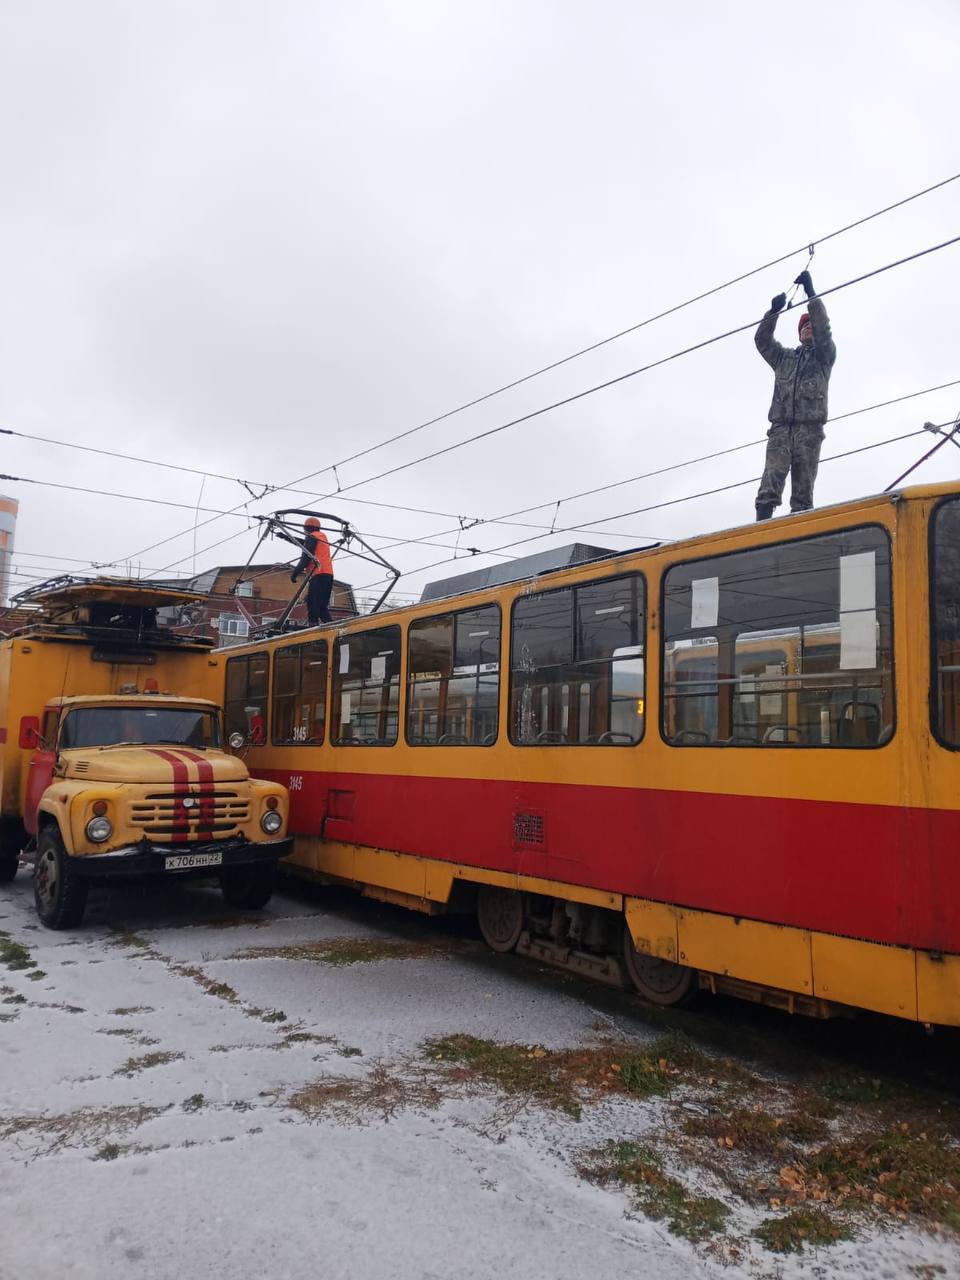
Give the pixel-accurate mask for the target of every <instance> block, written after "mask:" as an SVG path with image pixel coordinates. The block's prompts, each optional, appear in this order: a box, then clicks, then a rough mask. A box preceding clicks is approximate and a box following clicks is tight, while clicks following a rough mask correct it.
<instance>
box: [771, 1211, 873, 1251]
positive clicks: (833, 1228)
mask: <svg viewBox="0 0 960 1280" xmlns="http://www.w3.org/2000/svg"><path fill="white" fill-rule="evenodd" d="M751 1235H753V1236H755V1237H756V1238H757V1239H758V1240H759V1241H760V1242H761V1244H763V1245H764V1246H765V1247H766V1248H767V1249H769V1250H770V1251H771V1252H772V1253H801V1252H802V1251H803V1248H804V1246H805V1245H810V1246H811V1248H814V1249H817V1248H821V1247H822V1246H824V1245H828V1244H836V1243H837V1241H838V1240H852V1239H853V1232H852V1231H851V1230H850V1228H849V1227H846V1226H843V1225H842V1224H841V1223H839V1222H836V1221H834V1219H833V1218H831V1217H830V1215H829V1214H828V1213H827V1212H826V1210H825V1209H795V1210H794V1211H793V1212H792V1213H788V1214H786V1216H785V1217H782V1218H767V1219H766V1221H765V1222H761V1223H760V1225H759V1227H754V1229H753V1231H752V1232H751Z"/></svg>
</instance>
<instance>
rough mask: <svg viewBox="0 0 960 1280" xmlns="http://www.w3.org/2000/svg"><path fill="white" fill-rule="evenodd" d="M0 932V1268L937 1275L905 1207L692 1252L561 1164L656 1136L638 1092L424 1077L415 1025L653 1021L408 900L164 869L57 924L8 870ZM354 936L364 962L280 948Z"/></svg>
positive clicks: (464, 1029)
mask: <svg viewBox="0 0 960 1280" xmlns="http://www.w3.org/2000/svg"><path fill="white" fill-rule="evenodd" d="M0 930H2V931H3V932H4V933H5V934H7V935H9V937H10V938H12V939H14V940H15V941H17V942H19V943H21V944H23V945H24V946H25V947H27V948H28V949H29V951H30V958H31V959H32V960H33V961H35V964H36V967H34V968H22V969H17V968H13V969H9V968H0V991H2V992H3V993H4V994H3V996H2V1003H0V1135H2V1136H0V1199H2V1203H3V1204H4V1232H3V1247H2V1250H0V1280H28V1278H29V1280H47V1278H48V1277H49V1278H50V1280H53V1277H57V1278H58V1280H59V1278H60V1277H62V1276H64V1275H67V1276H70V1277H71V1278H74V1277H75V1278H76V1280H85V1278H86V1277H96V1278H97V1280H113V1277H117V1278H119V1277H123V1280H129V1278H130V1277H137V1276H144V1277H149V1278H150V1280H201V1278H203V1277H208V1276H209V1277H213V1276H216V1277H222V1276H229V1277H231V1280H262V1278H264V1277H267V1278H271V1277H283V1278H284V1280H300V1277H304V1278H306V1277H310V1278H311V1280H313V1277H317V1276H321V1277H324V1278H325V1280H337V1278H339V1277H344V1278H346V1277H350V1278H351V1280H367V1278H370V1280H379V1277H390V1278H391V1280H430V1278H433V1277H436V1280H449V1278H450V1277H457V1280H471V1278H473V1277H476V1278H477V1280H487V1278H488V1277H489V1278H493V1277H497V1280H500V1278H501V1277H504V1276H520V1277H523V1278H524V1280H540V1278H542V1280H574V1278H577V1280H580V1278H581V1277H583V1276H597V1277H603V1278H604V1280H613V1278H615V1277H621V1276H623V1277H627V1276H630V1277H634V1276H652V1277H657V1278H658V1280H659V1278H661V1277H662V1278H663V1280H672V1278H673V1277H677V1278H680V1277H683V1278H684V1280H686V1278H688V1277H713V1276H720V1275H724V1276H728V1277H730V1278H731V1280H736V1278H737V1277H742V1276H751V1277H757V1276H771V1277H773V1276H781V1275H782V1276H787V1277H792V1276H808V1277H811V1278H813V1277H816V1278H817V1280H821V1278H823V1277H845V1278H849V1280H858V1278H859V1277H866V1276H868V1275H869V1276H876V1277H900V1276H917V1277H920V1278H921V1280H928V1278H929V1277H933V1276H935V1275H941V1274H946V1275H955V1274H960V1271H958V1259H960V1253H958V1251H957V1249H956V1246H955V1245H954V1244H953V1243H949V1242H944V1241H941V1240H938V1239H937V1238H935V1237H933V1236H928V1235H920V1234H917V1233H914V1232H912V1231H907V1230H897V1231H888V1232H887V1233H885V1234H882V1235H881V1234H877V1233H876V1232H874V1233H873V1234H866V1235H864V1234H861V1235H860V1236H859V1237H858V1239H857V1240H856V1241H855V1242H851V1243H841V1244H837V1245H834V1246H832V1247H830V1248H829V1249H818V1250H816V1251H814V1252H810V1251H809V1250H808V1251H806V1252H805V1253H804V1254H803V1255H801V1256H800V1257H799V1258H795V1257H789V1258H787V1259H785V1260H784V1259H782V1258H780V1257H778V1256H774V1255H771V1254H768V1253H765V1252H764V1251H763V1250H762V1249H761V1248H760V1247H759V1246H758V1245H756V1244H755V1242H753V1243H748V1244H746V1245H745V1246H744V1247H743V1249H742V1251H741V1252H740V1253H739V1255H731V1254H730V1253H729V1251H728V1252H727V1253H724V1250H723V1249H722V1248H721V1249H715V1250H713V1251H711V1250H709V1249H707V1248H705V1247H703V1246H696V1245H694V1244H691V1243H689V1242H688V1241H686V1240H684V1239H681V1238H678V1237H677V1236H674V1235H671V1234H670V1232H669V1230H668V1229H667V1227H666V1225H665V1224H664V1223H660V1222H653V1221H650V1220H648V1219H647V1218H645V1217H644V1216H642V1214H640V1213H638V1212H637V1211H636V1210H635V1209H634V1208H633V1207H632V1206H631V1202H630V1200H629V1199H628V1198H627V1196H626V1195H625V1194H624V1193H623V1192H621V1191H619V1190H616V1189H614V1188H611V1187H609V1186H597V1185H594V1184H593V1183H591V1182H588V1181H585V1180H584V1179H583V1178H582V1177H580V1176H579V1175H578V1174H577V1172H576V1162H577V1160H578V1158H579V1157H580V1156H581V1155H582V1153H583V1152H584V1151H586V1150H588V1149H590V1148H596V1147H598V1146H599V1145H601V1144H602V1143H603V1141H604V1140H605V1139H607V1138H611V1137H612V1138H619V1137H622V1136H624V1135H625V1134H630V1135H634V1136H642V1135H644V1134H654V1135H660V1136H662V1134H663V1132H664V1129H665V1127H666V1125H667V1119H666V1112H665V1110H664V1100H663V1099H661V1098H648V1099H635V1098H631V1097H624V1096H617V1097H610V1098H608V1099H606V1100H604V1101H603V1102H601V1103H597V1104H591V1105H587V1106H585V1107H584V1111H583V1116H582V1118H581V1119H580V1120H576V1119H574V1118H573V1117H572V1116H569V1115H567V1114H565V1113H563V1112H558V1111H548V1110H543V1109H541V1108H538V1107H536V1106H529V1105H528V1106H519V1107H518V1106H514V1107H507V1108H505V1107H504V1105H503V1102H504V1100H503V1098H502V1096H499V1097H498V1096H497V1095H496V1094H494V1093H491V1092H489V1091H487V1092H480V1093H478V1092H477V1091H476V1090H470V1089H465V1090H463V1091H458V1090H457V1089H455V1088H450V1087H449V1085H445V1086H444V1087H443V1088H441V1089H437V1088H435V1087H432V1086H431V1083H430V1080H431V1077H430V1064H429V1063H426V1064H425V1063H424V1061H423V1055H422V1048H421V1046H422V1044H423V1042H424V1040H426V1039H430V1038H433V1037H443V1036H449V1035H452V1034H454V1033H468V1034H470V1035H472V1036H476V1037H480V1038H483V1039H489V1040H496V1041H503V1042H522V1043H523V1044H526V1045H542V1046H544V1047H545V1048H546V1049H547V1050H550V1049H563V1048H568V1047H578V1046H584V1045H593V1044H597V1043H598V1038H599V1037H602V1036H604V1035H608V1034H611V1033H612V1034H613V1035H614V1036H615V1037H616V1038H617V1039H618V1040H622V1039H624V1038H625V1037H626V1038H628V1039H630V1040H632V1041H635V1042H636V1044H637V1046H638V1047H642V1046H644V1045H650V1044H652V1043H653V1042H654V1041H655V1039H656V1037H657V1035H658V1034H659V1033H658V1030H657V1028H656V1027H655V1026H653V1025H652V1024H651V1023H650V1022H648V1021H646V1020H645V1018H644V1014H643V1010H642V1008H641V1007H640V1006H639V1005H634V1004H632V1003H631V1002H629V1001H627V1000H624V1001H623V1002H622V1005H621V1006H619V1008H618V1011H617V1012H616V1013H614V1014H613V1015H611V1014H610V1013H609V1012H603V1011H602V1006H603V1002H602V1001H601V1000H600V999H599V998H598V999H597V1001H596V1002H594V1001H593V1000H592V999H591V996H590V993H589V988H585V987H584V986H583V985H582V984H566V983H564V982H563V981H561V980H560V979H559V978H558V976H557V975H555V974H551V973H548V972H546V971H542V970H540V969H538V968H537V967H535V966H533V965H530V964H527V963H524V962H522V961H518V960H516V959H515V958H513V957H510V958H503V957H496V956H493V955H490V954H488V953H487V952H486V951H485V950H483V949H482V948H481V947H480V946H479V945H477V944H474V943H472V942H469V941H464V940H463V939H462V938H458V937H457V936H456V935H455V934H446V933H444V931H443V930H442V929H437V928H436V927H435V926H433V925H427V924H425V923H423V922H420V921H419V920H417V919H416V918H415V917H409V918H408V917H405V916H403V915H402V914H401V913H396V912H384V911H382V910H380V909H379V908H377V907H375V906H374V905H373V904H369V903H365V902H362V901H360V900H359V899H353V898H347V897H346V896H345V895H343V894H338V895H329V896H328V898H325V897H324V896H323V894H322V893H320V892H316V891H313V892H304V891H303V890H301V889H299V888H295V889H293V890H292V891H291V892H289V893H281V894H278V895H276V896H275V898H274V900H273V902H272V903H271V904H270V907H269V908H268V909H267V910H266V911H264V912H259V913H251V914H250V915H249V916H248V917H242V918H239V919H238V918H237V917H236V916H231V914H230V912H229V911H228V910H227V909H225V908H224V906H223V904H222V901H221V899H220V897H219V895H218V894H217V893H216V891H214V890H213V889H208V888H204V887H193V886H182V887H180V888H178V889H176V890H174V889H171V890H170V891H164V892H154V893H153V895H152V896H147V895H146V894H144V893H143V892H142V891H140V890H135V889H131V890H128V891H126V892H125V893H124V894H122V895H118V894H114V895H113V896H111V897H107V896H106V895H103V896H98V897H97V898H95V899H92V900H91V907H90V910H89V913H88V919H87V921H86V922H85V924H84V927H83V928H81V929H79V930H76V931H74V932H72V933H51V932H48V931H46V930H43V929H42V928H38V927H37V925H36V920H35V916H34V914H33V908H32V898H31V890H30V883H29V875H28V873H27V872H25V871H23V870H21V873H20V876H19V878H18V879H17V881H15V883H14V884H13V885H12V886H5V887H4V889H3V892H2V896H0ZM358 942H363V943H369V944H371V946H373V947H374V949H376V948H377V947H381V946H382V947H383V949H384V958H374V959H367V960H366V961H365V962H362V963H349V964H342V965H337V964H330V963H320V962H318V961H317V959H316V958H315V957H314V958H311V953H310V951H309V949H307V950H304V948H309V946H310V944H318V943H324V944H332V945H335V946H336V945H341V944H345V945H348V946H350V945H353V943H358ZM391 948H393V950H392V951H391ZM273 949H287V954H286V955H277V954H275V953H274V954H267V955H263V954H260V955H256V954H252V955H251V954H245V953H250V952H253V953H256V952H258V951H259V952H261V953H262V952H264V951H267V952H269V951H271V950H273ZM373 954H374V955H376V954H377V953H376V950H374V952H373ZM38 972H39V973H42V974H43V976H42V977H39V978H37V977H36V975H37V973H38ZM378 1073H380V1074H379V1075H378ZM379 1079H399V1080H400V1081H401V1082H404V1081H405V1082H406V1084H403V1083H401V1092H400V1094H396V1093H391V1092H390V1091H389V1089H387V1091H386V1092H385V1093H383V1094H381V1093H379V1092H378V1090H377V1089H376V1088H373V1089H372V1090H371V1092H370V1094H369V1097H368V1101H367V1102H366V1103H365V1104H363V1105H362V1106H359V1105H358V1106H350V1105H345V1106H333V1107H332V1108H326V1109H324V1110H323V1112H322V1114H321V1115H320V1116H319V1117H318V1116H315V1115H313V1114H312V1113H309V1112H306V1113H305V1112H304V1110H303V1109H300V1108H298V1107H297V1106H296V1105H294V1104H293V1103H292V1101H291V1099H292V1098H293V1097H294V1095H296V1094H297V1092H298V1091H300V1090H302V1089H304V1088H305V1087H309V1086H311V1085H314V1084H315V1083H316V1082H318V1081H320V1082H323V1083H324V1084H326V1085H329V1084H333V1085H334V1086H336V1085H337V1084H338V1083H344V1082H347V1084H348V1087H349V1082H354V1083H356V1084H358V1085H364V1084H366V1083H369V1082H370V1081H374V1082H375V1081H377V1080H379ZM407 1086H409V1088H407ZM700 1184H701V1185H702V1187H703V1191H704V1194H716V1195H721V1196H722V1195H723V1188H722V1187H721V1186H720V1184H719V1183H718V1182H716V1181H714V1182H713V1183H711V1182H710V1179H709V1176H708V1175H701V1177H700ZM924 1266H929V1267H942V1268H943V1270H942V1271H937V1270H931V1271H929V1272H924V1271H923V1269H922V1268H923V1267H924ZM911 1268H913V1269H912V1270H911Z"/></svg>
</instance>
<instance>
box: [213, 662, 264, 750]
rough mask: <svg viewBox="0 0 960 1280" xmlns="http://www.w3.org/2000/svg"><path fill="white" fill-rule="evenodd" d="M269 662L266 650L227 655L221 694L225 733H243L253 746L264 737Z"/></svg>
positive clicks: (262, 741) (258, 743)
mask: <svg viewBox="0 0 960 1280" xmlns="http://www.w3.org/2000/svg"><path fill="white" fill-rule="evenodd" d="M269 664H270V659H269V657H268V655H267V654H266V653H244V654H241V655H239V656H238V657H236V658H228V659H227V681H226V695H225V698H224V719H225V720H226V725H227V736H228V737H229V736H230V734H231V733H242V734H243V736H244V737H245V738H246V740H247V742H249V743H250V745H251V746H255V747H256V746H262V745H263V744H264V743H265V742H266V740H267V685H268V681H269V670H270V666H269Z"/></svg>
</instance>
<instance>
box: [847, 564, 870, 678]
mask: <svg viewBox="0 0 960 1280" xmlns="http://www.w3.org/2000/svg"><path fill="white" fill-rule="evenodd" d="M876 665H877V557H876V552H875V551H861V552H858V553H857V554H856V555H852V556H841V557H840V670H841V671H873V670H875V669H876Z"/></svg>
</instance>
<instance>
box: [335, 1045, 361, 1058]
mask: <svg viewBox="0 0 960 1280" xmlns="http://www.w3.org/2000/svg"><path fill="white" fill-rule="evenodd" d="M337 1053H339V1055H340V1057H341V1058H362V1057H363V1050H362V1049H358V1048H357V1046H356V1045H355V1044H342V1045H341V1046H340V1048H339V1049H338V1050H337Z"/></svg>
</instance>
